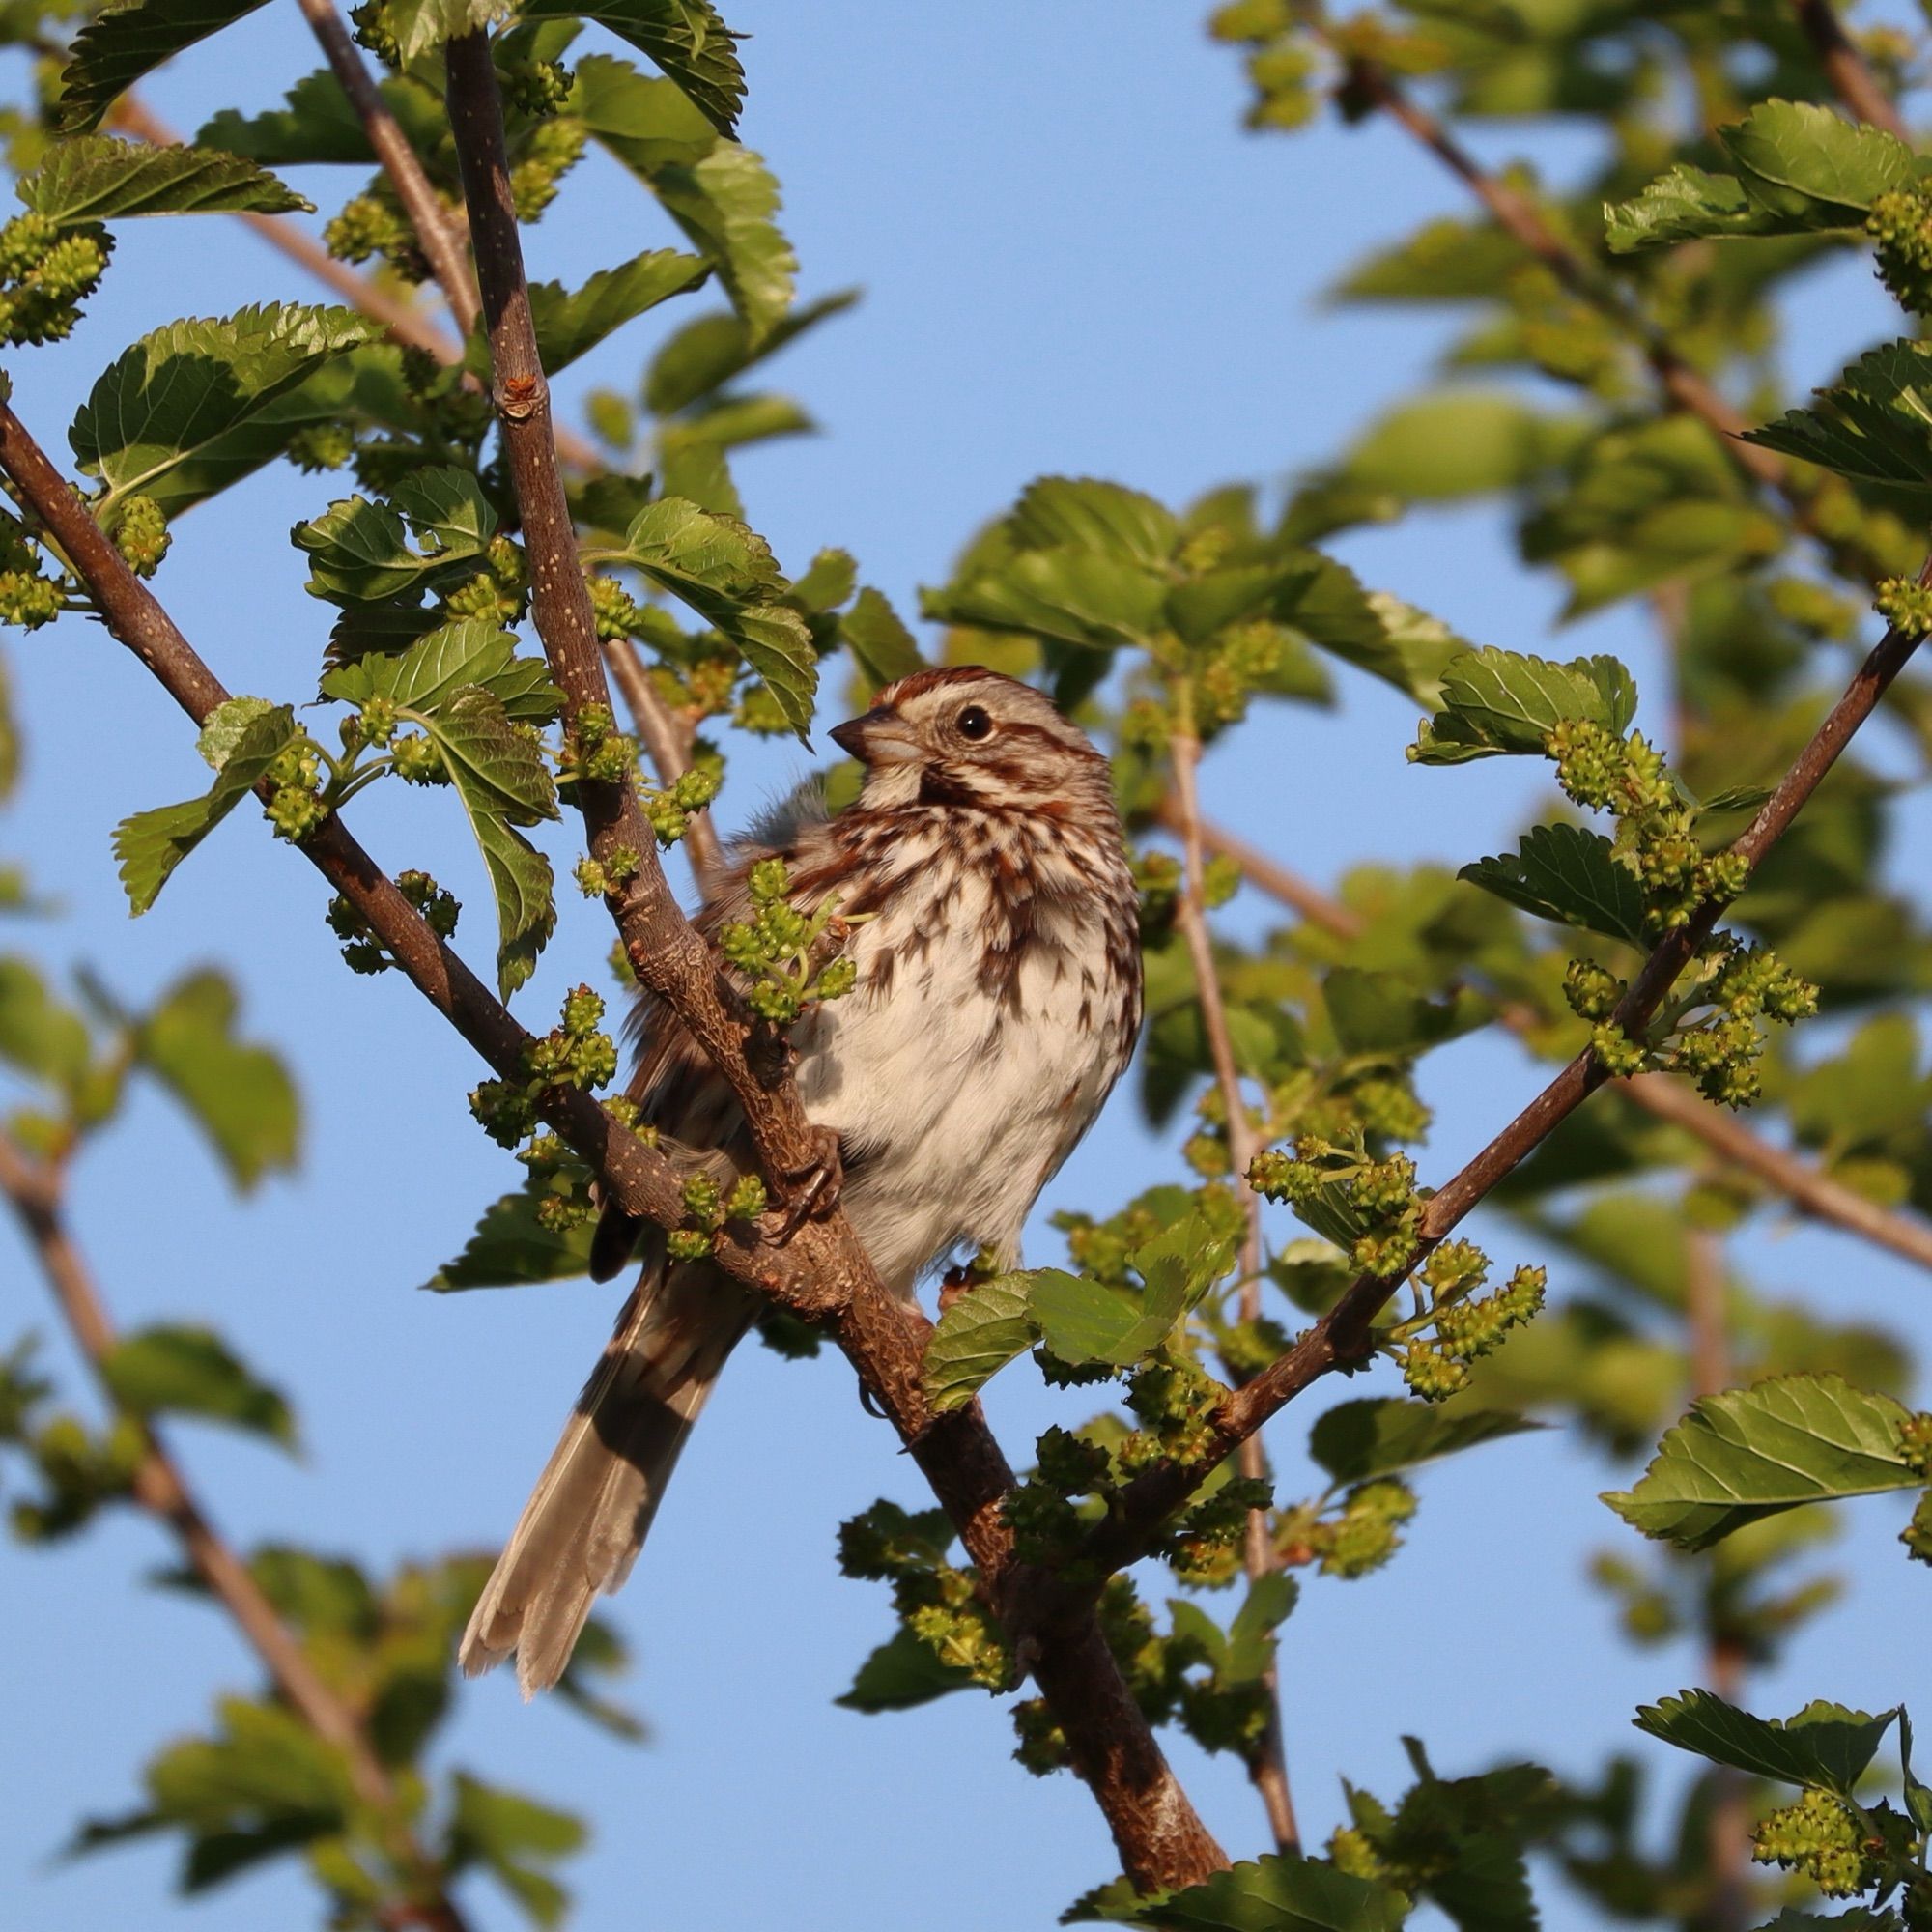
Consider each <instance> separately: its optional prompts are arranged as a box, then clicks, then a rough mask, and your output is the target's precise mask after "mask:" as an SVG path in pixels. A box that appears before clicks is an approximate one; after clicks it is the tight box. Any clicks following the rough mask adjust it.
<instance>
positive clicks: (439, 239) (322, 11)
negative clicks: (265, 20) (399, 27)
mask: <svg viewBox="0 0 1932 1932" xmlns="http://www.w3.org/2000/svg"><path fill="white" fill-rule="evenodd" d="M296 4H297V5H298V7H300V9H301V11H302V18H303V19H305V20H306V21H307V22H308V23H309V26H310V27H311V28H312V29H313V30H314V33H315V37H316V39H317V40H318V41H320V42H321V43H322V51H323V53H324V54H325V55H326V56H327V60H328V65H329V70H330V71H331V72H332V73H333V74H334V75H335V78H336V79H337V81H338V82H340V83H341V87H342V91H343V93H344V94H346V95H348V97H349V104H350V105H351V106H352V107H353V108H355V118H356V119H357V120H358V121H360V122H361V124H362V131H363V132H364V133H365V134H366V135H367V136H368V137H369V145H370V146H371V147H372V148H374V149H375V151H376V158H377V159H378V160H379V161H380V162H382V164H383V172H384V174H386V175H387V176H388V177H389V185H390V186H392V187H393V188H394V189H395V190H396V199H397V200H398V201H399V202H401V203H402V207H403V213H405V214H406V215H408V217H409V221H410V226H411V227H412V228H413V229H414V230H415V233H416V241H417V243H418V245H419V246H420V247H421V249H422V251H423V259H424V260H425V261H427V262H428V263H429V267H430V272H431V273H432V274H433V275H434V276H435V277H436V279H437V285H438V287H440V289H441V290H442V298H443V300H444V301H446V302H447V303H448V304H449V312H450V314H451V315H453V316H454V317H455V318H456V327H457V329H458V330H459V332H460V333H462V334H463V335H466V336H468V335H471V334H473V333H474V332H475V329H476V318H477V315H478V313H479V307H478V303H477V299H476V287H475V284H474V283H473V282H472V281H471V280H470V278H469V261H468V259H467V257H466V255H465V253H464V247H463V240H462V236H461V234H460V232H459V231H458V228H457V224H456V222H455V221H454V220H453V219H452V218H451V216H450V213H449V211H448V210H447V209H446V208H445V207H444V206H443V205H442V202H441V200H440V197H439V196H438V194H437V191H436V189H435V188H434V187H433V186H432V185H430V179H429V176H428V175H426V174H425V173H424V172H423V164H422V162H421V161H420V160H419V159H418V158H417V156H416V151H415V150H414V149H413V148H412V147H411V146H410V137H409V136H408V135H407V134H405V133H404V132H403V129H402V126H401V124H400V123H399V122H398V121H397V119H396V117H395V116H394V115H393V114H391V113H390V112H389V110H388V107H387V105H386V104H385V103H384V99H383V97H382V94H381V92H380V91H379V90H378V88H377V86H376V81H375V78H374V76H373V75H372V74H371V73H370V71H369V70H368V68H367V67H366V66H365V65H364V63H363V60H362V55H361V52H360V50H359V49H358V48H357V47H356V45H355V42H354V41H353V40H352V39H351V38H350V35H349V29H348V28H347V27H346V26H344V25H343V23H342V15H341V14H338V13H337V12H336V11H335V9H334V7H333V6H332V5H330V0H296Z"/></svg>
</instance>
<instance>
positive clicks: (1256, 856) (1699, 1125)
mask: <svg viewBox="0 0 1932 1932" xmlns="http://www.w3.org/2000/svg"><path fill="white" fill-rule="evenodd" d="M1160 818H1161V822H1162V823H1163V824H1165V825H1169V826H1173V825H1174V824H1175V823H1176V818H1177V815H1176V814H1175V812H1174V809H1173V802H1172V801H1171V800H1170V801H1168V802H1167V803H1166V804H1164V805H1163V806H1162V807H1161V810H1160ZM1201 838H1202V842H1203V844H1204V845H1205V846H1206V847H1207V848H1208V850H1209V851H1211V852H1218V853H1220V854H1221V855H1222V856H1223V857H1225V858H1229V859H1232V860H1233V861H1234V862H1235V863H1236V865H1237V866H1238V867H1240V868H1241V871H1242V873H1243V874H1244V875H1245V876H1246V877H1247V878H1248V879H1249V880H1251V881H1252V882H1253V883H1254V884H1255V885H1257V886H1259V887H1260V888H1261V890H1262V891H1263V892H1264V893H1266V894H1267V895H1269V896H1270V897H1271V898H1275V899H1278V900H1279V901H1280V902H1281V903H1282V904H1283V905H1285V906H1287V907H1288V908H1289V909H1290V910H1291V911H1293V912H1296V913H1299V914H1300V915H1301V917H1302V918H1303V919H1305V920H1307V921H1308V922H1309V923H1310V924H1312V925H1319V926H1321V928H1322V930H1323V931H1325V932H1331V933H1333V934H1334V935H1335V936H1336V938H1338V939H1359V938H1360V937H1361V936H1362V933H1363V931H1364V930H1365V929H1366V928H1365V926H1364V923H1363V922H1362V920H1361V919H1360V917H1359V916H1358V915H1357V914H1355V913H1354V912H1352V911H1350V908H1349V907H1347V906H1345V905H1344V904H1342V902H1341V901H1340V900H1339V899H1335V898H1331V897H1330V896H1329V895H1327V894H1326V893H1324V892H1323V891H1322V890H1321V887H1320V886H1318V885H1315V884H1314V883H1313V882H1312V881H1310V880H1308V879H1304V878H1303V877H1302V876H1301V875H1300V873H1298V872H1295V871H1293V870H1291V869H1290V868H1289V867H1286V866H1283V865H1282V864H1281V863H1280V862H1279V861H1278V860H1274V859H1271V858H1269V857H1268V856H1267V854H1266V853H1264V852H1263V851H1261V850H1260V849H1259V848H1257V847H1256V846H1254V845H1251V844H1249V843H1248V842H1247V840H1245V839H1243V838H1237V837H1236V835H1235V834H1234V833H1232V832H1230V831H1228V830H1227V828H1226V827H1224V826H1221V825H1217V824H1215V823H1214V821H1213V820H1212V819H1204V820H1203V821H1202V825H1201ZM1498 1017H1499V1018H1500V1019H1501V1021H1502V1023H1503V1025H1504V1026H1505V1027H1507V1028H1508V1029H1509V1030H1510V1032H1512V1033H1514V1034H1517V1035H1523V1034H1527V1033H1529V1032H1531V1031H1532V1030H1533V1029H1534V1028H1535V1027H1536V1025H1537V1018H1536V1015H1535V1014H1534V1013H1533V1012H1531V1011H1530V1010H1529V1009H1527V1008H1524V1007H1520V1006H1516V1005H1510V1006H1505V1007H1504V1008H1503V1009H1502V1011H1501V1012H1500V1014H1499V1015H1498ZM1612 1091H1613V1092H1615V1093H1616V1094H1619V1095H1620V1096H1621V1097H1623V1098H1624V1099H1626V1100H1628V1101H1630V1103H1631V1104H1632V1105H1633V1106H1634V1107H1640V1108H1642V1110H1643V1111H1644V1112H1645V1113H1646V1114H1649V1115H1651V1116H1652V1117H1653V1118H1655V1119H1657V1120H1660V1121H1666V1122H1669V1123H1670V1124H1671V1125H1672V1126H1675V1127H1681V1128H1683V1130H1684V1131H1685V1132H1686V1133H1689V1134H1693V1135H1695V1136H1696V1138H1697V1139H1698V1140H1700V1141H1702V1142H1703V1143H1704V1145H1705V1146H1706V1147H1707V1148H1709V1149H1710V1150H1711V1151H1713V1152H1714V1153H1717V1154H1719V1155H1720V1156H1721V1157H1722V1158H1723V1159H1724V1160H1725V1161H1727V1162H1729V1163H1730V1164H1731V1165H1732V1166H1733V1167H1737V1168H1741V1169H1743V1170H1744V1172H1745V1173H1747V1174H1749V1175H1752V1176H1754V1177H1755V1178H1756V1179H1759V1180H1761V1181H1763V1182H1764V1183H1765V1184H1766V1185H1767V1186H1769V1187H1773V1188H1776V1190H1777V1192H1778V1193H1780V1194H1782V1195H1783V1196H1784V1197H1785V1198H1786V1199H1787V1200H1788V1201H1790V1203H1791V1204H1792V1206H1793V1207H1794V1208H1798V1209H1799V1210H1800V1211H1801V1212H1803V1213H1805V1214H1809V1215H1811V1216H1812V1217H1813V1218H1814V1219H1816V1220H1820V1221H1829V1222H1830V1223H1832V1224H1833V1226H1834V1227H1838V1228H1842V1229H1843V1230H1844V1231H1845V1232H1846V1233H1847V1234H1851V1235H1857V1236H1859V1237H1860V1238H1861V1240H1866V1241H1870V1242H1871V1243H1872V1244H1873V1245H1874V1246H1875V1247H1881V1248H1885V1249H1887V1250H1889V1252H1890V1253H1892V1254H1895V1255H1898V1256H1901V1257H1902V1258H1903V1259H1904V1260H1906V1261H1909V1262H1916V1263H1917V1264H1918V1265H1919V1266H1920V1267H1925V1268H1932V1227H1928V1226H1927V1225H1926V1224H1925V1223H1924V1222H1923V1221H1920V1220H1918V1219H1917V1218H1916V1217H1915V1216H1912V1215H1909V1214H1901V1213H1899V1212H1897V1211H1896V1210H1895V1209H1892V1208H1881V1207H1880V1206H1879V1205H1878V1203H1877V1202H1875V1201H1868V1200H1866V1198H1865V1197H1864V1196H1863V1195H1862V1194H1859V1193H1857V1192H1855V1191H1854V1190H1853V1189H1852V1188H1849V1187H1847V1186H1846V1185H1845V1183H1844V1182H1843V1181H1841V1180H1833V1179H1832V1177H1831V1176H1830V1175H1829V1174H1826V1173H1824V1172H1823V1171H1822V1170H1821V1169H1819V1168H1817V1167H1814V1166H1813V1165H1812V1164H1811V1163H1810V1162H1808V1161H1805V1160H1802V1159H1800V1158H1799V1156H1798V1155H1796V1154H1794V1153H1791V1152H1789V1151H1786V1150H1785V1149H1783V1148H1780V1147H1776V1146H1774V1145H1773V1144H1772V1143H1771V1142H1770V1141H1768V1140H1765V1139H1764V1138H1763V1137H1762V1136H1761V1135H1759V1134H1754V1133H1752V1132H1751V1130H1750V1129H1749V1128H1748V1127H1747V1126H1746V1125H1745V1124H1744V1122H1742V1121H1740V1120H1738V1119H1737V1117H1736V1116H1735V1115H1733V1114H1731V1113H1728V1112H1727V1111H1725V1109H1723V1108H1721V1107H1718V1106H1714V1105H1713V1104H1712V1103H1711V1102H1710V1101H1708V1100H1705V1099H1702V1098H1700V1097H1699V1096H1698V1095H1697V1094H1693V1093H1692V1092H1691V1091H1690V1088H1689V1087H1687V1086H1686V1085H1685V1084H1684V1082H1683V1081H1681V1080H1678V1079H1674V1078H1672V1077H1671V1075H1669V1074H1667V1073H1639V1074H1636V1075H1635V1076H1634V1077H1633V1078H1631V1079H1628V1080H1619V1081H1617V1082H1615V1083H1614V1085H1613V1088H1612Z"/></svg>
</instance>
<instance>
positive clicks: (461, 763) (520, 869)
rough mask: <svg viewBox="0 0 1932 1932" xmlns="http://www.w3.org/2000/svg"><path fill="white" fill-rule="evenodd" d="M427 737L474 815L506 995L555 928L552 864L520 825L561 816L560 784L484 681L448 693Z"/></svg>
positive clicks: (528, 969)
mask: <svg viewBox="0 0 1932 1932" xmlns="http://www.w3.org/2000/svg"><path fill="white" fill-rule="evenodd" d="M430 736H431V738H432V740H433V741H434V742H435V744H436V747H437V749H438V750H439V751H440V753H442V762H443V769H444V770H445V771H447V772H448V774H449V777H450V781H451V783H453V784H454V785H455V787H456V792H457V796H458V797H459V798H461V799H462V801H463V809H464V810H465V811H466V812H467V813H468V814H469V829H470V832H471V833H472V834H473V835H474V837H475V839H476V846H477V849H478V851H480V852H481V853H482V855H483V865H484V868H485V869H486V871H487V872H488V873H489V875H490V890H491V893H492V895H494V896H495V898H496V901H497V986H498V988H499V990H500V991H501V992H502V995H503V997H504V998H505V999H508V998H509V997H510V995H511V994H512V993H513V992H515V991H516V989H517V988H518V987H519V986H521V985H522V984H523V983H524V982H525V981H526V980H527V979H528V978H529V977H530V975H531V974H532V973H534V972H535V971H536V964H537V955H538V954H539V953H540V952H542V951H543V949H544V946H545V944H546V943H547V942H548V941H549V939H550V936H551V934H552V933H553V932H554V930H555V929H556V897H555V890H554V888H555V879H554V874H553V873H552V871H551V866H550V861H549V860H548V859H546V858H545V857H544V855H543V854H542V853H541V852H539V851H538V850H537V849H536V848H535V847H534V846H533V845H531V844H530V842H529V841H528V839H526V838H524V837H523V835H522V834H521V833H519V832H518V831H516V830H515V827H516V826H517V825H533V824H535V823H536V822H537V821H538V820H539V819H542V818H554V817H555V816H556V786H555V784H554V782H553V781H552V779H551V775H550V768H549V766H547V765H546V764H545V763H544V757H543V749H542V747H541V746H540V745H538V744H536V743H535V742H533V741H532V740H531V739H529V738H527V737H526V736H525V735H524V734H523V733H522V732H521V731H519V730H517V729H516V728H515V726H514V725H512V724H511V723H510V719H509V715H508V713H507V712H506V711H505V710H504V708H503V703H502V700H501V699H500V698H498V697H497V696H495V694H494V693H492V692H489V691H485V690H484V689H483V688H482V687H481V686H480V685H473V684H472V685H465V686H463V687H461V688H460V689H458V690H457V691H455V692H454V693H452V694H451V696H449V698H448V699H447V701H446V702H444V703H443V705H442V706H441V708H440V710H439V711H438V713H437V715H436V717H435V718H434V719H432V720H431V721H430Z"/></svg>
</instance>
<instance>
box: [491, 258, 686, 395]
mask: <svg viewBox="0 0 1932 1932" xmlns="http://www.w3.org/2000/svg"><path fill="white" fill-rule="evenodd" d="M710 272H711V268H710V265H709V264H708V263H706V262H703V261H700V260H699V259H698V257H697V256H696V255H686V254H682V253H680V252H679V250H677V249H675V248H653V249H650V250H648V251H647V252H646V253H644V254H642V255H639V256H638V257H636V258H635V259H634V260H632V261H629V262H626V263H624V264H623V265H622V266H621V267H619V268H615V269H600V270H598V271H597V272H596V273H595V274H594V275H592V276H591V277H590V279H589V280H588V281H587V282H585V283H584V284H583V286H582V288H581V289H575V290H571V289H566V288H565V287H564V286H563V284H562V283H561V282H532V283H531V284H530V320H531V322H532V323H533V324H534V325H535V327H536V332H537V353H538V355H539V356H540V357H541V358H542V361H543V366H544V370H545V372H546V373H547V374H549V375H552V376H554V375H555V374H556V372H557V371H558V370H559V369H563V368H566V367H568V366H569V365H570V364H571V363H572V362H575V361H576V360H577V359H578V357H579V356H581V355H588V354H589V353H590V351H591V350H593V349H595V348H596V347H597V345H598V344H599V343H600V342H602V341H603V340H604V338H605V337H606V336H608V335H614V334H615V333H616V331H617V330H618V329H620V328H622V327H623V326H624V325H625V324H626V323H627V322H633V321H635V320H636V319H637V318H638V317H639V316H640V315H642V314H644V313H645V311H646V310H648V309H653V308H656V307H657V305H658V304H659V303H660V302H662V301H667V300H668V299H669V298H671V297H672V296H677V295H683V294H685V293H686V292H687V291H688V290H691V289H695V288H696V287H697V286H698V284H699V283H700V282H702V281H703V280H704V278H705V277H706V276H707V275H708V274H710ZM468 360H469V366H470V367H471V368H472V369H473V370H475V371H476V373H478V374H479V375H487V374H488V373H489V368H490V349H489V345H488V343H487V342H485V341H484V340H483V339H482V338H481V337H472V338H471V340H470V343H469V357H468Z"/></svg>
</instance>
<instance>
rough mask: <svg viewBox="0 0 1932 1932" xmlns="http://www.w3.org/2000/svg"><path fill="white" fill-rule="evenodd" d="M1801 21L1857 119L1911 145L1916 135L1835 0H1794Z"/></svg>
mask: <svg viewBox="0 0 1932 1932" xmlns="http://www.w3.org/2000/svg"><path fill="white" fill-rule="evenodd" d="M1794 10H1795V12H1796V13H1797V14H1798V24H1799V25H1800V26H1801V27H1803V28H1804V32H1805V36H1806V38H1808V39H1809V41H1810V43H1811V44H1812V46H1813V47H1814V48H1816V50H1817V54H1818V65H1819V66H1820V67H1822V68H1823V69H1824V70H1825V78H1826V79H1827V80H1829V81H1830V82H1831V83H1832V91H1833V93H1834V94H1835V95H1836V96H1837V97H1838V99H1840V100H1841V101H1842V102H1843V103H1844V105H1845V108H1846V110H1847V111H1848V112H1849V113H1850V115H1851V116H1852V118H1853V120H1855V121H1869V122H1870V123H1871V125H1872V126H1873V127H1874V128H1884V129H1885V131H1886V132H1887V133H1888V134H1891V135H1894V136H1896V137H1897V139H1899V140H1901V141H1903V142H1905V143H1906V145H1907V146H1908V147H1909V146H1910V145H1911V142H1912V136H1911V135H1910V133H1908V132H1907V131H1906V127H1905V119H1904V116H1903V115H1901V114H1900V113H1899V111H1898V107H1897V104H1896V103H1895V102H1894V101H1893V100H1892V99H1890V98H1889V96H1888V95H1887V94H1886V91H1885V90H1884V88H1882V87H1881V86H1880V85H1879V84H1878V77H1877V76H1876V75H1875V74H1874V73H1873V72H1872V71H1871V69H1870V68H1869V67H1867V66H1866V65H1865V57H1864V56H1863V55H1862V54H1861V53H1860V52H1859V50H1858V48H1857V47H1856V46H1854V45H1853V44H1852V42H1851V39H1850V37H1849V36H1848V35H1847V34H1846V32H1845V29H1844V27H1843V25H1842V24H1841V23H1840V21H1839V19H1838V16H1837V14H1835V13H1834V12H1833V8H1832V4H1831V0H1794Z"/></svg>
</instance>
